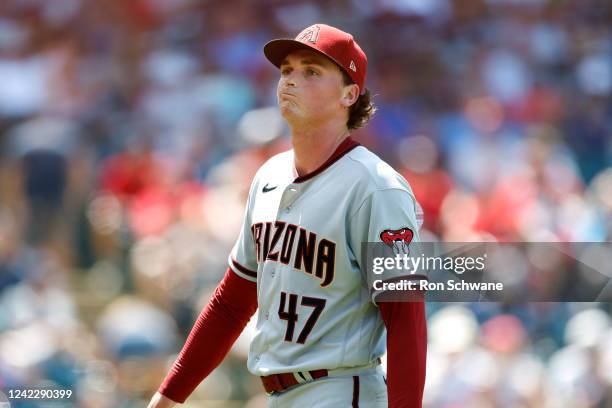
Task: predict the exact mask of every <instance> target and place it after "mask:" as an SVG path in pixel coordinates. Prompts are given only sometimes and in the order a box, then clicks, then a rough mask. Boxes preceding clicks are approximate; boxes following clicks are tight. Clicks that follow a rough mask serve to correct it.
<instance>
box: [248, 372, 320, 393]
mask: <svg viewBox="0 0 612 408" xmlns="http://www.w3.org/2000/svg"><path fill="white" fill-rule="evenodd" d="M304 373H307V374H310V376H311V377H312V380H316V379H318V378H323V377H327V376H328V375H329V372H328V371H327V370H325V369H323V370H314V371H306V372H298V373H281V374H272V375H267V376H265V377H259V378H261V382H262V383H263V386H264V388H265V390H266V392H267V393H268V394H272V393H274V392H281V391H285V390H286V389H287V388H291V387H293V386H294V385H298V384H301V383H305V382H307V381H312V380H311V379H308V378H307V376H305V375H304ZM296 375H299V376H300V377H301V378H302V379H303V381H298V380H297V378H295V376H296Z"/></svg>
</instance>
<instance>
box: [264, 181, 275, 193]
mask: <svg viewBox="0 0 612 408" xmlns="http://www.w3.org/2000/svg"><path fill="white" fill-rule="evenodd" d="M276 187H278V186H274V187H268V183H266V185H265V186H263V188H262V189H261V191H262V192H264V193H269V192H270V191H272V190H276Z"/></svg>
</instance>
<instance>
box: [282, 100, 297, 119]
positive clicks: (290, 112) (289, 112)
mask: <svg viewBox="0 0 612 408" xmlns="http://www.w3.org/2000/svg"><path fill="white" fill-rule="evenodd" d="M278 108H279V109H280V113H281V115H282V116H283V117H284V118H285V119H288V118H289V117H294V116H297V115H298V109H297V106H296V105H295V104H293V103H290V102H288V101H281V102H280V103H279V104H278Z"/></svg>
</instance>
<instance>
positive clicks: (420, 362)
mask: <svg viewBox="0 0 612 408" xmlns="http://www.w3.org/2000/svg"><path fill="white" fill-rule="evenodd" d="M378 305H379V308H380V313H381V315H382V318H383V320H384V322H385V326H386V328H387V393H388V398H389V408H421V406H422V401H423V389H424V387H425V360H426V355H427V325H426V320H425V303H424V302H423V301H410V302H380V303H379V304H378Z"/></svg>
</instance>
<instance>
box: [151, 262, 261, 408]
mask: <svg viewBox="0 0 612 408" xmlns="http://www.w3.org/2000/svg"><path fill="white" fill-rule="evenodd" d="M256 286H257V284H256V283H255V282H252V281H250V280H247V279H244V278H242V277H240V276H238V275H237V274H236V273H235V272H234V271H233V270H231V269H229V268H228V270H227V272H226V273H225V276H224V278H223V280H222V281H221V283H220V284H219V285H218V286H217V288H216V290H215V292H214V294H213V296H212V298H211V299H210V301H209V302H208V304H207V305H206V307H205V308H204V310H202V312H201V313H200V315H199V317H198V319H197V320H196V322H195V324H194V326H193V328H192V329H191V333H190V334H189V337H188V338H187V340H186V342H185V345H184V346H183V349H182V350H181V352H180V354H179V356H178V358H177V359H176V361H175V362H174V364H173V366H172V368H171V369H170V372H169V373H168V375H167V376H166V378H165V380H164V381H163V383H162V385H161V386H160V388H159V390H158V392H157V394H155V396H154V397H153V398H152V400H151V402H150V403H149V408H164V407H172V406H173V405H174V402H179V403H182V402H184V401H185V400H186V399H187V397H188V396H189V395H190V394H191V393H192V392H193V390H194V389H195V388H196V387H197V386H198V384H199V383H200V382H202V380H204V378H206V377H207V376H208V375H209V374H210V373H211V372H212V370H214V369H215V368H216V367H217V366H218V365H219V364H220V363H221V361H222V360H223V358H225V356H226V354H227V353H228V352H229V350H230V348H231V347H232V345H233V344H234V342H235V341H236V339H237V338H238V336H239V335H240V333H241V332H242V330H243V329H244V327H245V326H246V324H247V323H248V322H249V319H250V318H251V316H252V315H253V314H254V313H255V310H257V288H256Z"/></svg>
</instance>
